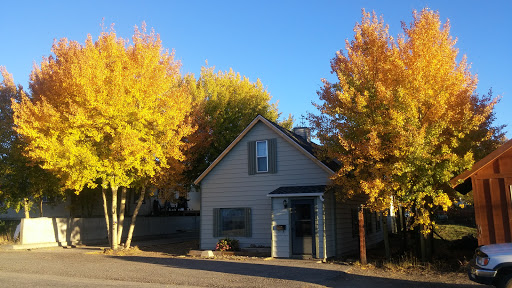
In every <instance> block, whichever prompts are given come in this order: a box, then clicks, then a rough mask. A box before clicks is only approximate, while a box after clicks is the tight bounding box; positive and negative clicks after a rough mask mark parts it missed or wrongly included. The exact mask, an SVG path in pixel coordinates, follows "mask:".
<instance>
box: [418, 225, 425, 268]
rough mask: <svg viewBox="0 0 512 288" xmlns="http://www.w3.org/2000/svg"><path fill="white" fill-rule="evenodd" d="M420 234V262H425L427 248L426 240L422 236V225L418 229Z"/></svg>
mask: <svg viewBox="0 0 512 288" xmlns="http://www.w3.org/2000/svg"><path fill="white" fill-rule="evenodd" d="M419 234H420V247H421V262H427V247H426V243H425V242H426V239H425V235H423V225H422V227H421V228H420V229H419Z"/></svg>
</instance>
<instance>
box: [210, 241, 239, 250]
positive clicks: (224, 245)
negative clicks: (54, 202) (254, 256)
mask: <svg viewBox="0 0 512 288" xmlns="http://www.w3.org/2000/svg"><path fill="white" fill-rule="evenodd" d="M215 250H217V251H239V250H240V242H239V241H238V240H236V239H229V238H224V239H220V240H219V242H217V246H216V247H215Z"/></svg>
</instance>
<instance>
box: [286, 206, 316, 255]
mask: <svg viewBox="0 0 512 288" xmlns="http://www.w3.org/2000/svg"><path fill="white" fill-rule="evenodd" d="M314 203H315V202H314V201H313V199H301V200H292V201H291V208H292V254H293V255H311V256H313V253H314V248H313V247H314V244H315V237H314V235H315V234H314V229H315V215H314V209H313V207H314Z"/></svg>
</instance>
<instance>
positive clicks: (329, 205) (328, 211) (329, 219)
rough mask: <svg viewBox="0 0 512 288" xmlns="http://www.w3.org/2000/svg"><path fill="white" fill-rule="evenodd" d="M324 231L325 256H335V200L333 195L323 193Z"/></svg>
mask: <svg viewBox="0 0 512 288" xmlns="http://www.w3.org/2000/svg"><path fill="white" fill-rule="evenodd" d="M323 204H324V221H325V222H324V223H325V224H324V229H325V246H326V249H327V251H326V256H327V258H329V257H334V256H336V209H335V208H336V207H335V205H336V198H335V197H334V193H325V195H324V203H323Z"/></svg>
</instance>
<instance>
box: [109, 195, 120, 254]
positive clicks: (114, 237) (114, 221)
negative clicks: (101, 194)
mask: <svg viewBox="0 0 512 288" xmlns="http://www.w3.org/2000/svg"><path fill="white" fill-rule="evenodd" d="M118 189H119V187H117V186H112V227H111V228H112V229H111V230H110V231H111V232H110V235H111V237H112V244H111V245H110V248H112V250H117V190H118Z"/></svg>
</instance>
